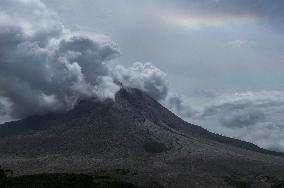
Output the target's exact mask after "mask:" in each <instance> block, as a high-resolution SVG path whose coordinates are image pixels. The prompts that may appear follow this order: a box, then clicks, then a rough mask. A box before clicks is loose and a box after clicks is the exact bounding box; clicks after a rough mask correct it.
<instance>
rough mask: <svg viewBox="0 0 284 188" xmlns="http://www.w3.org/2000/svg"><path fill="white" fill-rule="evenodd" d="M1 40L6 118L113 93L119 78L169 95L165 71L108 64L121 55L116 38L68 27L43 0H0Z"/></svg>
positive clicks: (0, 107)
mask: <svg viewBox="0 0 284 188" xmlns="http://www.w3.org/2000/svg"><path fill="white" fill-rule="evenodd" d="M0 41H1V43H0V116H1V119H2V121H3V118H4V116H5V117H6V116H11V117H12V118H23V117H26V116H30V115H34V114H44V113H47V112H56V111H64V110H69V109H72V107H73V106H74V105H75V104H76V103H77V101H78V100H80V99H81V98H86V97H98V98H99V99H102V100H104V99H105V98H113V97H114V95H115V93H116V92H117V91H118V90H119V89H120V86H119V85H117V84H115V83H116V82H114V80H115V81H120V82H121V83H123V85H125V86H129V87H135V88H139V89H141V90H143V91H145V92H147V93H148V94H150V95H151V96H152V97H153V98H155V99H158V100H162V99H164V98H165V97H166V96H167V92H168V86H167V81H166V80H167V79H166V74H165V73H163V72H162V71H160V70H159V69H158V68H156V67H155V66H153V65H151V64H150V63H145V64H143V63H135V64H133V66H131V67H129V68H125V67H123V66H122V65H118V66H116V67H115V68H109V66H108V65H107V62H108V61H110V60H112V59H113V58H115V57H117V56H118V55H119V50H118V48H117V45H116V44H115V43H114V42H112V41H111V40H110V39H109V38H108V37H106V36H101V35H96V34H93V33H92V34H90V33H82V32H72V31H70V30H68V29H66V28H65V27H64V25H63V24H62V23H61V22H60V21H59V19H58V17H57V15H56V14H55V13H54V12H53V11H51V10H49V9H48V8H47V7H46V6H45V4H43V3H42V2H41V1H40V0H1V1H0ZM4 119H5V118H4Z"/></svg>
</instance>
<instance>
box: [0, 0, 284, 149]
mask: <svg viewBox="0 0 284 188" xmlns="http://www.w3.org/2000/svg"><path fill="white" fill-rule="evenodd" d="M42 2H43V3H45V4H46V6H47V7H48V8H49V9H50V10H53V11H54V12H55V14H57V15H58V18H57V19H59V20H60V22H62V23H63V24H64V25H65V27H68V28H69V29H70V30H71V31H72V32H79V31H80V32H87V33H96V34H102V35H106V36H108V37H109V38H110V39H111V40H112V41H113V42H114V43H116V44H117V46H118V49H119V52H120V55H119V57H118V58H115V59H113V60H112V61H111V63H110V64H109V66H116V65H117V64H119V65H122V66H124V67H128V66H132V64H133V63H134V62H142V63H146V62H150V63H151V64H152V65H154V66H156V67H157V68H159V69H160V70H161V71H163V72H164V73H165V75H166V77H167V81H168V88H167V89H165V88H164V90H163V91H167V92H168V94H167V95H159V97H157V99H160V101H161V102H162V103H163V104H165V105H166V106H167V107H169V108H171V109H172V110H173V111H174V112H175V113H177V114H178V115H180V116H181V117H183V118H184V119H186V120H188V121H190V122H193V123H196V124H199V125H202V126H203V127H205V128H207V129H209V130H211V131H214V132H218V133H221V134H224V135H227V136H231V137H236V138H239V139H244V140H248V141H251V142H253V143H256V144H258V145H260V146H262V147H265V148H268V149H274V150H280V151H284V121H283V120H284V116H283V112H284V90H283V88H284V74H283V70H284V1H282V0H270V1H267V0H250V1H248V0H175V1H170V0H143V1H140V0H80V1H78V0H60V1H58V0H42ZM137 66H138V65H136V67H137ZM139 66H140V65H139ZM139 66H138V67H139ZM122 69H123V70H124V68H122ZM144 69H146V70H147V67H146V68H145V67H144V68H143V70H144ZM119 70H121V69H119ZM135 70H136V69H135ZM139 70H140V69H139ZM154 70H156V72H159V71H158V69H154ZM146 72H147V71H146ZM129 74H132V75H135V71H133V72H131V71H130V73H129ZM159 75H160V76H162V77H163V78H164V77H165V75H164V74H162V73H160V72H159ZM119 76H121V75H118V76H116V78H117V77H119ZM149 78H151V79H152V78H153V77H149ZM0 94H1V90H0ZM155 96H158V95H155ZM6 97H7V96H6ZM2 105H3V104H2ZM0 114H1V111H0ZM3 119H4V118H3Z"/></svg>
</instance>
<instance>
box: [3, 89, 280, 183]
mask: <svg viewBox="0 0 284 188" xmlns="http://www.w3.org/2000/svg"><path fill="white" fill-rule="evenodd" d="M0 156H1V157H0V163H1V164H3V165H4V166H6V167H8V168H11V169H14V170H15V172H16V173H17V174H32V173H41V172H94V171H99V170H112V169H129V170H131V171H134V172H135V174H138V175H137V176H134V177H131V179H132V181H137V182H138V183H143V182H147V181H159V182H161V183H162V184H163V185H165V186H168V187H175V186H177V187H178V186H181V187H185V186H189V185H190V186H192V187H195V186H196V185H197V184H198V185H199V186H201V187H203V186H204V187H206V186H208V185H212V186H214V185H215V186H219V187H222V186H224V187H226V186H227V184H226V181H225V180H226V178H225V177H227V178H228V177H229V178H232V177H238V178H239V177H240V178H244V179H245V180H244V181H247V182H252V184H255V185H258V184H261V185H263V186H266V185H269V182H263V181H262V179H261V177H265V176H271V177H275V178H279V179H284V168H283V165H284V158H282V157H279V156H283V154H282V153H277V152H271V151H267V150H264V149H261V148H259V147H257V146H256V145H253V144H251V143H248V142H243V141H239V140H236V139H231V138H227V137H223V136H220V135H216V134H213V133H210V132H208V131H206V130H205V129H203V128H201V127H199V126H196V125H192V124H189V123H187V122H185V121H183V120H182V119H180V118H178V117H177V116H175V115H174V114H173V113H171V112H170V111H168V110H167V109H166V108H164V107H163V106H161V105H160V104H159V103H158V102H156V101H155V100H153V99H152V98H151V97H149V96H148V95H147V94H145V93H143V92H141V91H140V90H137V89H121V90H120V91H119V92H118V93H117V94H116V97H115V101H112V100H106V101H104V102H101V101H99V100H96V99H93V100H83V101H81V102H80V103H79V104H78V105H77V106H76V107H75V108H74V109H73V110H71V111H69V112H66V113H62V114H49V115H44V116H34V117H30V118H27V119H24V120H20V121H16V122H10V123H6V124H4V125H1V126H0ZM197 187H198V186H197Z"/></svg>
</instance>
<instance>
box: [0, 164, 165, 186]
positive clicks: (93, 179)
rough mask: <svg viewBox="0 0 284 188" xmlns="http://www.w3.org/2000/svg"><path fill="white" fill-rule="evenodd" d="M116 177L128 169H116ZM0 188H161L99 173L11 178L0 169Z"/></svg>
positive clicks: (10, 174) (9, 174) (8, 172)
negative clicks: (139, 184) (140, 184)
mask: <svg viewBox="0 0 284 188" xmlns="http://www.w3.org/2000/svg"><path fill="white" fill-rule="evenodd" d="M115 173H116V174H117V175H122V176H123V175H126V174H128V173H130V171H129V170H128V169H116V170H115ZM0 187H1V188H146V187H149V188H163V187H162V186H161V185H159V184H158V183H155V182H151V183H149V184H147V185H142V186H138V185H135V184H133V183H130V182H126V181H125V180H121V179H119V178H118V177H116V176H115V175H114V174H110V173H106V172H100V173H96V174H93V175H87V174H36V175H28V176H19V177H13V172H12V171H11V170H4V169H2V168H1V167H0Z"/></svg>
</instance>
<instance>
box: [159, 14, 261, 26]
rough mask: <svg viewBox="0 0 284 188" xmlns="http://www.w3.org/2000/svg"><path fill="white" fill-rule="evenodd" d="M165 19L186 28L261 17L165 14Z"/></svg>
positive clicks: (253, 20) (239, 22)
mask: <svg viewBox="0 0 284 188" xmlns="http://www.w3.org/2000/svg"><path fill="white" fill-rule="evenodd" d="M163 19H164V20H165V21H167V22H169V23H172V24H176V25H179V26H183V27H188V28H200V27H221V26H237V25H248V24H253V23H257V22H258V21H260V20H261V19H262V18H261V17H260V16H258V15H256V14H230V15H174V16H165V17H164V18H163Z"/></svg>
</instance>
